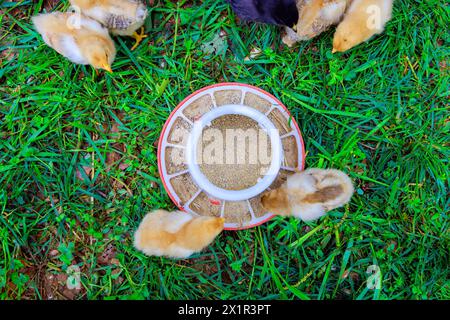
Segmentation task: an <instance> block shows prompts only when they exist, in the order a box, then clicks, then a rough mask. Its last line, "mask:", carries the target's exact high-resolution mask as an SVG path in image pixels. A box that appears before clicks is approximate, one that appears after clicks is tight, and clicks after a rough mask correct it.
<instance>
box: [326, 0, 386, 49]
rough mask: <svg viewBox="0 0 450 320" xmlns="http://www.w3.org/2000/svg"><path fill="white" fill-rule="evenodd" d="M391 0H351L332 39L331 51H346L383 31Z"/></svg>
mask: <svg viewBox="0 0 450 320" xmlns="http://www.w3.org/2000/svg"><path fill="white" fill-rule="evenodd" d="M393 4H394V1H393V0H353V2H352V4H351V5H350V7H349V9H348V11H347V13H346V14H345V17H344V20H343V21H342V22H341V23H340V24H339V26H338V27H337V29H336V33H335V35H334V39H333V53H335V52H344V51H347V50H349V49H351V48H353V47H355V46H357V45H358V44H361V43H363V42H365V41H367V40H369V39H370V38H371V37H372V36H374V35H376V34H380V33H381V32H383V30H384V27H385V25H386V23H387V22H388V21H389V20H390V19H391V17H392V7H393Z"/></svg>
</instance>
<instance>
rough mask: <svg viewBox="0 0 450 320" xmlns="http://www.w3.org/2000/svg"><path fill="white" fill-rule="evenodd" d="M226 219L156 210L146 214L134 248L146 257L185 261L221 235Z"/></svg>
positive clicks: (137, 233) (137, 232)
mask: <svg viewBox="0 0 450 320" xmlns="http://www.w3.org/2000/svg"><path fill="white" fill-rule="evenodd" d="M224 222H225V219H223V218H215V217H198V216H193V215H191V214H189V213H185V212H181V211H175V212H168V211H165V210H157V211H155V212H151V213H149V214H147V215H146V216H145V218H144V220H142V222H141V224H140V226H139V228H138V229H137V231H136V233H135V235H134V246H135V247H136V249H138V250H140V251H142V252H144V253H145V254H146V255H148V256H166V257H170V258H188V257H189V256H191V255H192V254H194V253H196V252H200V251H202V250H203V249H204V248H205V247H207V246H208V245H209V244H211V242H213V241H214V239H215V238H216V237H217V235H218V234H219V233H220V232H222V230H223V227H224Z"/></svg>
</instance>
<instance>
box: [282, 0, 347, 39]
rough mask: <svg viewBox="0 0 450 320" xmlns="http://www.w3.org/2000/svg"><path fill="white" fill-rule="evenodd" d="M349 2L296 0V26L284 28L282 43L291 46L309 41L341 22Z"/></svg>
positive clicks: (338, 0)
mask: <svg viewBox="0 0 450 320" xmlns="http://www.w3.org/2000/svg"><path fill="white" fill-rule="evenodd" d="M350 1H351V0H297V7H298V12H299V19H298V23H297V25H296V26H295V27H294V28H293V29H292V28H286V35H285V36H284V37H283V42H284V43H285V44H287V45H288V46H293V45H294V44H295V43H297V42H299V41H306V40H310V39H312V38H314V37H316V36H318V35H319V34H321V33H322V32H324V31H326V30H327V29H328V28H329V27H331V26H333V25H336V24H337V23H339V21H341V20H342V17H343V16H344V13H345V10H346V8H347V5H348V3H349V2H350Z"/></svg>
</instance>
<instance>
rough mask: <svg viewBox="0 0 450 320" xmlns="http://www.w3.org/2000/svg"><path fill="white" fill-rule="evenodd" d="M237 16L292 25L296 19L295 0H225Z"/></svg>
mask: <svg viewBox="0 0 450 320" xmlns="http://www.w3.org/2000/svg"><path fill="white" fill-rule="evenodd" d="M226 1H227V2H228V3H230V4H231V6H232V7H233V10H234V11H235V12H236V14H237V15H238V16H239V18H241V19H243V20H245V21H255V22H262V23H268V24H276V25H282V26H289V27H291V26H293V25H294V24H296V23H297V20H298V11H297V6H296V0H226Z"/></svg>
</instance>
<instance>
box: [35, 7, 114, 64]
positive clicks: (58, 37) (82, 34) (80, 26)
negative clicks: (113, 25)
mask: <svg viewBox="0 0 450 320" xmlns="http://www.w3.org/2000/svg"><path fill="white" fill-rule="evenodd" d="M32 21H33V23H34V26H35V28H36V30H37V31H38V32H39V33H40V34H41V35H42V38H43V40H44V42H45V43H46V44H47V45H48V46H50V47H51V48H53V49H55V50H56V51H57V52H58V53H59V54H62V55H63V56H64V57H66V58H67V59H69V60H70V61H72V62H73V63H76V64H83V65H87V64H90V65H91V66H93V67H94V68H95V69H103V70H106V71H109V72H112V70H111V64H112V63H113V61H114V58H115V56H116V48H115V46H114V42H113V40H112V39H111V37H110V36H109V34H108V30H107V29H106V28H104V27H103V26H102V25H101V24H100V23H98V22H97V21H94V20H92V19H89V18H87V17H85V16H83V15H79V14H75V13H62V12H54V13H48V14H40V15H37V16H35V17H33V18H32Z"/></svg>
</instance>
